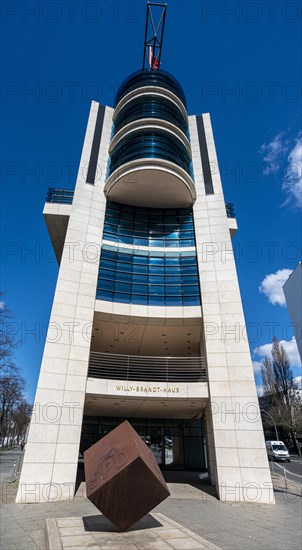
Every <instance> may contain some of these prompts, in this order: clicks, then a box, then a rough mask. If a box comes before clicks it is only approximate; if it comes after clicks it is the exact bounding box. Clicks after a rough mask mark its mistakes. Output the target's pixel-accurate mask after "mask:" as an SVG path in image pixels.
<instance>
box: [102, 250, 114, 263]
mask: <svg viewBox="0 0 302 550" xmlns="http://www.w3.org/2000/svg"><path fill="white" fill-rule="evenodd" d="M115 256H116V254H115V253H114V252H112V251H110V250H106V249H105V248H102V256H101V259H104V260H106V259H108V260H115Z"/></svg>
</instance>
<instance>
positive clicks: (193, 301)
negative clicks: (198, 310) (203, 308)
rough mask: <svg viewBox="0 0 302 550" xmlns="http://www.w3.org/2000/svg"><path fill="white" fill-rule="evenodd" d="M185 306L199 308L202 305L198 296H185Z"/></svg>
mask: <svg viewBox="0 0 302 550" xmlns="http://www.w3.org/2000/svg"><path fill="white" fill-rule="evenodd" d="M183 305H184V306H198V305H200V299H199V297H198V296H184V297H183Z"/></svg>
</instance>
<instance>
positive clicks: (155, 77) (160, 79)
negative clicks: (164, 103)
mask: <svg viewBox="0 0 302 550" xmlns="http://www.w3.org/2000/svg"><path fill="white" fill-rule="evenodd" d="M144 86H159V87H161V88H166V89H168V90H170V91H171V92H173V93H174V94H175V95H176V96H177V97H178V98H179V99H180V100H181V101H182V103H183V104H184V105H185V107H186V98H185V94H184V91H183V89H182V86H181V85H180V83H179V82H178V80H176V78H174V76H172V75H171V74H170V73H168V72H167V71H163V70H161V69H160V70H154V69H144V70H140V71H136V72H135V73H132V74H131V75H130V76H128V77H127V78H126V79H125V80H124V81H123V82H122V84H121V85H120V87H119V89H118V91H117V93H116V96H115V101H114V106H115V107H116V105H117V104H118V102H119V101H120V100H121V99H122V97H123V96H124V95H126V94H127V93H128V92H131V91H132V90H135V89H136V88H142V87H144Z"/></svg>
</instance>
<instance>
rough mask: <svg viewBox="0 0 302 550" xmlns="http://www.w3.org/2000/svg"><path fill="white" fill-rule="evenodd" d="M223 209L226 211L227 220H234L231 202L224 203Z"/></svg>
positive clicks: (234, 215) (233, 209)
mask: <svg viewBox="0 0 302 550" xmlns="http://www.w3.org/2000/svg"><path fill="white" fill-rule="evenodd" d="M225 209H226V212H227V217H228V218H236V214H235V208H234V205H233V203H232V202H226V203H225Z"/></svg>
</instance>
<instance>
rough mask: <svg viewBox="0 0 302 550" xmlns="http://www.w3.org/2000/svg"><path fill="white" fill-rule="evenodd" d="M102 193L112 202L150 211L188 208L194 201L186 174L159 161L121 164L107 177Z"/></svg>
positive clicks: (179, 168) (193, 191) (192, 186)
mask: <svg viewBox="0 0 302 550" xmlns="http://www.w3.org/2000/svg"><path fill="white" fill-rule="evenodd" d="M104 193H105V195H106V197H107V198H109V199H110V200H112V201H113V202H120V203H122V204H128V205H131V206H142V207H149V208H189V207H190V206H192V205H193V204H194V202H195V200H196V191H195V187H194V183H193V181H192V179H191V178H190V176H189V174H187V172H186V171H185V170H184V169H183V168H181V167H180V166H178V165H177V164H174V163H173V162H170V161H167V160H164V159H159V158H141V159H138V160H134V161H131V162H127V163H126V164H123V165H122V166H120V167H119V168H117V169H116V170H115V171H114V172H113V173H112V174H111V175H110V176H109V178H108V180H107V182H106V185H105V188H104Z"/></svg>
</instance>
